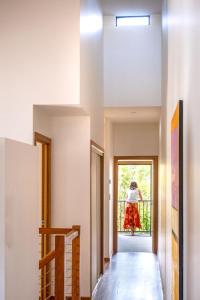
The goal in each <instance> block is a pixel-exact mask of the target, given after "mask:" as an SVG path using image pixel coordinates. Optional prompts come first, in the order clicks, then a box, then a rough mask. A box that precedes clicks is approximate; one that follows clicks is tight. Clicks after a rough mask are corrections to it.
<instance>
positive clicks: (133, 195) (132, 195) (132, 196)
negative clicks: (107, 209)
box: [126, 189, 139, 203]
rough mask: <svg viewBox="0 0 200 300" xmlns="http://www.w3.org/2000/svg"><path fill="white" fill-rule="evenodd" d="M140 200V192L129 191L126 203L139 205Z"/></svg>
mask: <svg viewBox="0 0 200 300" xmlns="http://www.w3.org/2000/svg"><path fill="white" fill-rule="evenodd" d="M138 199H139V190H138V189H134V190H128V192H127V198H126V201H127V202H130V203H137V202H138Z"/></svg>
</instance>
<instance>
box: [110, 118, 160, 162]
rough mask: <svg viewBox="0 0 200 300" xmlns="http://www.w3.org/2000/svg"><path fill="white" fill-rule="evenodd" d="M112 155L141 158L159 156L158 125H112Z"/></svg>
mask: <svg viewBox="0 0 200 300" xmlns="http://www.w3.org/2000/svg"><path fill="white" fill-rule="evenodd" d="M113 128H114V155H115V156H123V155H124V156H137V155H138V156H143V155H158V154H159V125H158V124H157V123H155V124H154V123H152V124H134V123H124V124H120V123H119V124H114V127H113Z"/></svg>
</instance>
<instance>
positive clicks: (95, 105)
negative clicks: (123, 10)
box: [80, 0, 104, 147]
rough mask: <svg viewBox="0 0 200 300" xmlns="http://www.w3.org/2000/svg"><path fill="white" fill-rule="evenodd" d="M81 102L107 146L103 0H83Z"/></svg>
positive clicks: (93, 133)
mask: <svg viewBox="0 0 200 300" xmlns="http://www.w3.org/2000/svg"><path fill="white" fill-rule="evenodd" d="M80 3H81V7H80V8H81V10H80V14H81V15H80V25H81V26H80V102H81V106H82V107H84V108H85V109H86V111H87V112H88V113H89V114H90V117H91V139H92V140H94V141H95V142H96V143H98V144H99V145H100V146H102V147H103V143H104V137H103V133H104V130H103V126H104V124H103V16H102V7H101V1H100V0H81V1H80Z"/></svg>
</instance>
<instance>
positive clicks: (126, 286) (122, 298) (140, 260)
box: [92, 252, 163, 300]
mask: <svg viewBox="0 0 200 300" xmlns="http://www.w3.org/2000/svg"><path fill="white" fill-rule="evenodd" d="M92 299H93V300H163V296H162V287H161V279H160V272H159V267H158V262H157V257H156V256H155V255H154V254H152V253H139V252H138V253H117V254H116V255H115V256H114V257H113V259H112V261H111V263H110V265H109V267H108V268H107V270H106V272H105V274H104V276H103V277H102V279H101V281H100V282H99V284H98V286H97V288H96V291H95V293H94V296H93V298H92Z"/></svg>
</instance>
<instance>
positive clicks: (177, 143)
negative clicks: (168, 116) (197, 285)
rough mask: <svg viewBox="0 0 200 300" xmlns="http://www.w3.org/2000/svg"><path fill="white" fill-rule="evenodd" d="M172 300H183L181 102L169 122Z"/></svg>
mask: <svg viewBox="0 0 200 300" xmlns="http://www.w3.org/2000/svg"><path fill="white" fill-rule="evenodd" d="M171 177H172V287H173V289H172V299H173V300H183V102H182V101H179V103H178V105H177V107H176V110H175V112H174V115H173V118H172V122H171Z"/></svg>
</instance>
